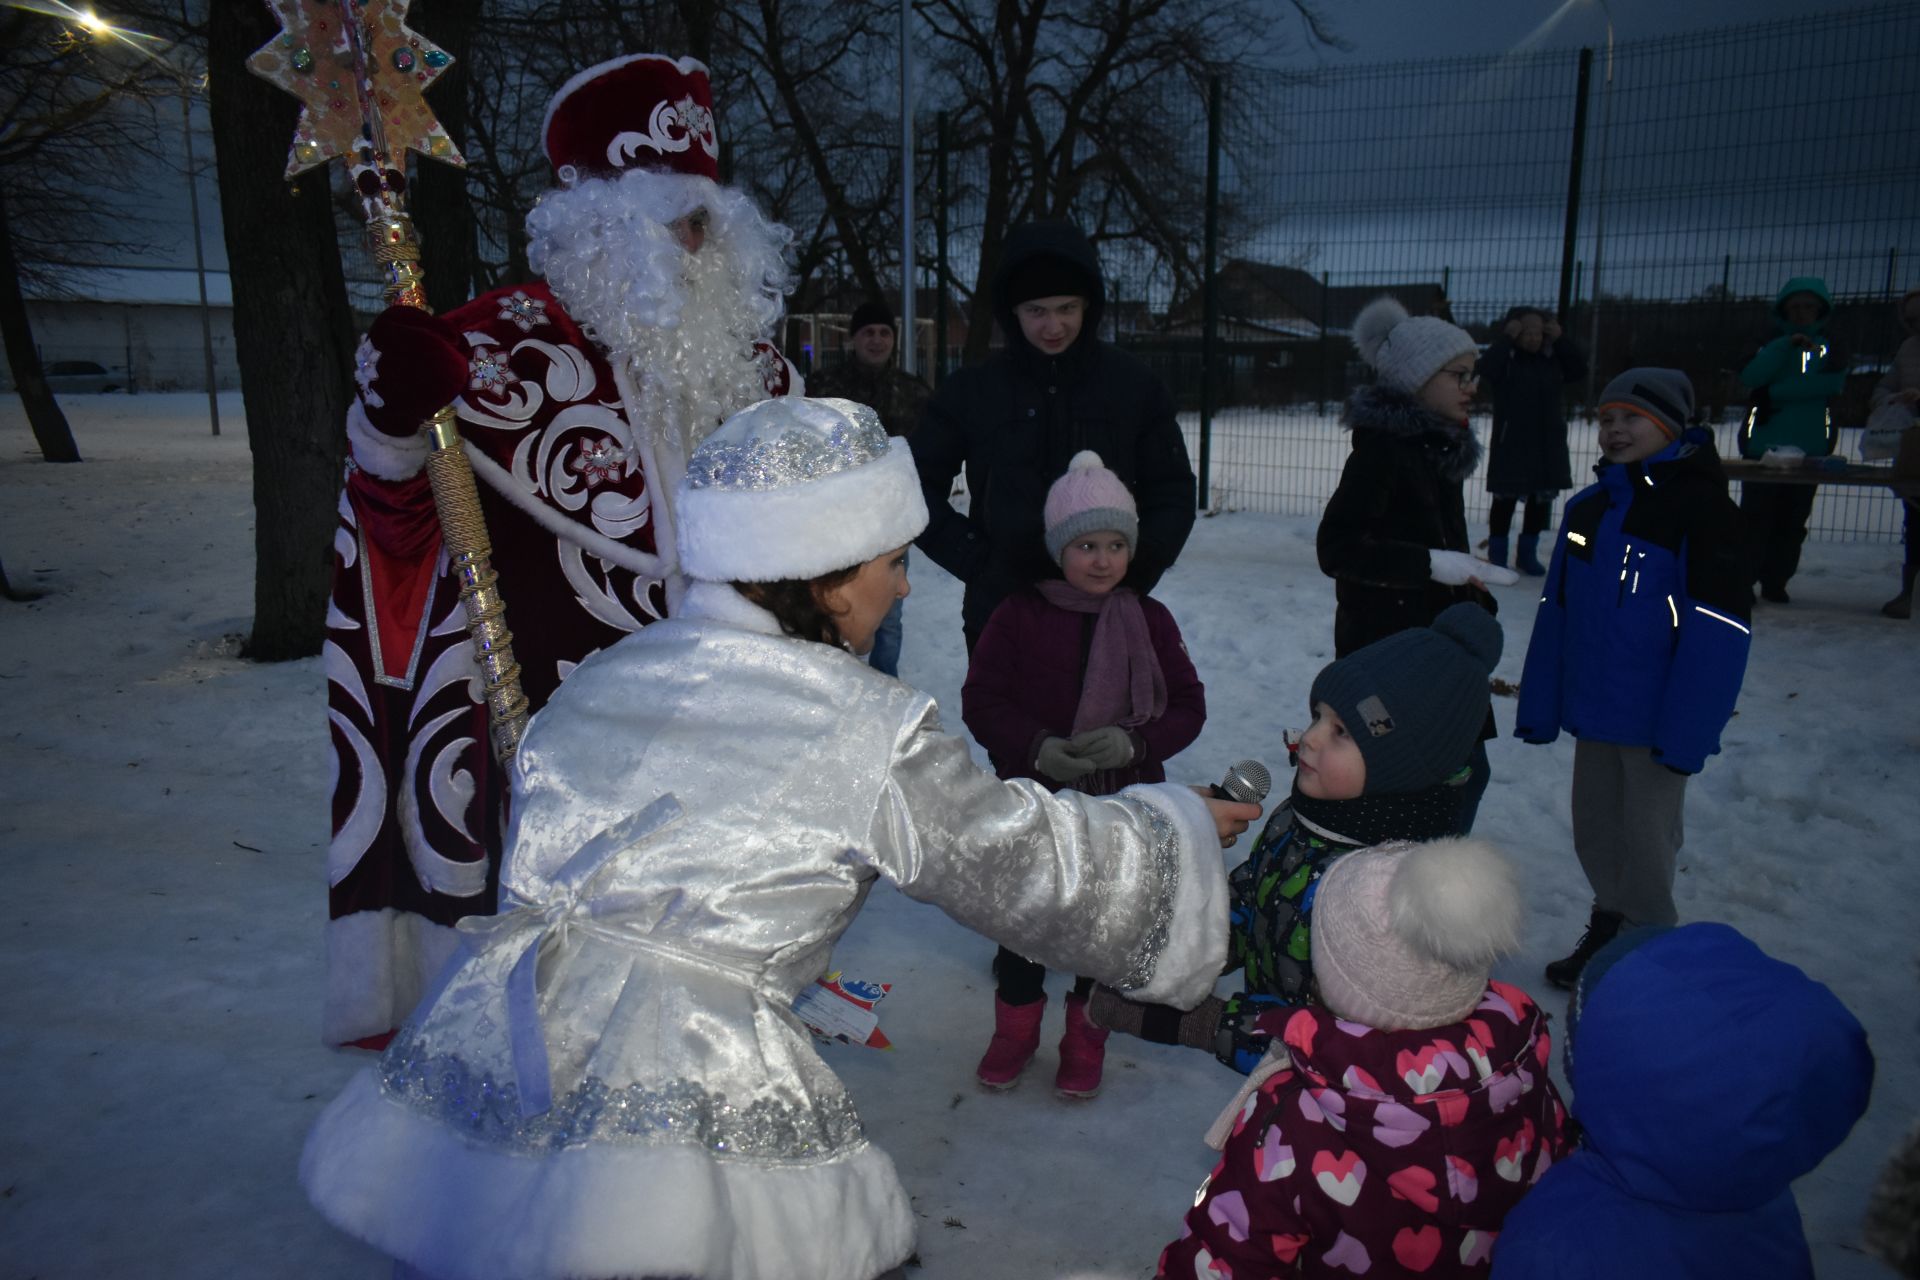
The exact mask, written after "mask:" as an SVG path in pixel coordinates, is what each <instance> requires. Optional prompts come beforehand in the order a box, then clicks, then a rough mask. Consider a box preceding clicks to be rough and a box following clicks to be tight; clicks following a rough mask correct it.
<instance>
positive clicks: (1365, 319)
mask: <svg viewBox="0 0 1920 1280" xmlns="http://www.w3.org/2000/svg"><path fill="white" fill-rule="evenodd" d="M1406 318H1407V309H1406V308H1405V307H1403V306H1401V305H1400V300H1399V299H1398V298H1375V299H1374V300H1373V301H1372V302H1369V303H1368V304H1367V305H1366V306H1364V307H1362V308H1360V314H1359V315H1357V316H1355V317H1354V318H1353V345H1354V346H1355V347H1357V348H1359V351H1360V358H1361V359H1362V360H1365V361H1366V362H1367V366H1368V367H1369V368H1372V369H1378V368H1379V367H1380V365H1379V362H1378V360H1377V357H1378V356H1379V354H1380V344H1381V343H1383V342H1385V341H1386V340H1387V335H1388V334H1390V333H1392V332H1393V327H1394V326H1395V325H1397V324H1399V323H1400V322H1401V321H1402V320H1405V319H1406Z"/></svg>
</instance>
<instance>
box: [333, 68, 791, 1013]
mask: <svg viewBox="0 0 1920 1280" xmlns="http://www.w3.org/2000/svg"><path fill="white" fill-rule="evenodd" d="M543 137H544V139H545V145H546V153H547V157H548V159H549V160H550V162H551V163H552V165H553V167H554V170H555V172H556V174H557V175H558V177H559V179H560V181H561V184H562V185H561V188H560V189H559V190H558V191H556V192H555V193H554V194H553V195H552V196H550V197H549V198H548V201H547V202H546V203H547V204H548V205H549V208H548V209H547V210H546V212H545V213H544V214H540V213H539V212H538V211H537V212H536V216H537V217H542V216H543V217H545V218H546V220H547V225H548V226H552V225H553V224H555V223H556V222H558V221H559V220H560V219H561V217H562V214H561V213H560V210H561V209H562V208H577V207H578V205H579V201H580V199H581V198H582V197H588V196H591V195H595V194H597V195H598V196H599V198H600V199H602V200H603V201H605V202H614V201H630V202H632V203H633V205H634V207H635V211H636V213H637V214H638V215H639V216H640V217H642V218H646V219H651V220H653V221H655V222H659V221H661V220H662V219H665V220H671V219H672V218H674V217H679V216H681V215H683V214H686V213H689V212H691V211H693V210H696V209H701V208H705V209H707V210H708V211H709V214H710V215H711V216H712V217H713V218H714V219H715V220H716V226H715V228H714V229H713V231H712V232H711V234H713V235H715V236H720V235H721V234H722V233H723V232H724V231H726V230H727V229H728V228H727V227H726V226H725V225H724V223H725V221H726V218H727V217H728V216H729V215H730V216H731V217H732V220H733V221H734V222H736V223H739V224H742V225H745V226H747V227H748V228H749V230H751V231H755V232H758V233H761V234H764V233H765V232H767V231H768V230H769V229H768V228H766V227H765V224H764V223H761V222H759V221H758V215H757V214H754V213H752V212H751V206H750V204H749V203H748V202H747V199H746V197H745V196H743V195H741V194H739V193H737V192H733V191H729V190H728V189H726V188H723V187H720V186H719V185H718V184H717V182H716V178H717V176H718V172H719V170H718V163H717V157H718V155H719V142H718V139H717V138H716V136H715V132H714V123H713V110H712V95H711V92H710V90H709V87H708V81H707V72H706V68H705V67H703V66H702V65H701V64H699V63H698V62H695V61H693V60H692V59H687V58H683V59H678V60H675V59H672V58H666V57H662V56H659V55H656V54H639V55H635V56H632V57H627V58H622V59H618V60H616V61H613V62H609V63H603V64H601V65H600V66H596V67H593V68H590V69H589V70H587V71H585V72H582V73H581V74H580V75H578V76H576V77H575V78H574V79H573V80H572V81H571V82H569V83H568V84H567V85H566V86H565V87H564V88H562V89H561V91H560V92H559V94H558V95H556V97H555V98H554V101H553V104H552V105H551V106H550V107H549V108H548V112H547V121H546V125H545V128H544V130H543ZM569 199H571V200H573V201H574V202H575V203H573V204H567V203H566V202H567V201H568V200H569ZM656 232H657V235H658V236H659V237H662V238H664V237H665V236H666V235H667V232H666V229H665V227H664V225H661V226H660V227H658V228H657V229H656ZM743 234H744V233H743ZM548 238H549V240H551V239H552V237H551V236H549V237H548ZM539 243H540V239H539V237H537V236H536V246H538V245H539ZM660 248H661V252H660V253H659V254H658V255H657V258H658V259H659V260H663V261H666V262H667V263H668V264H669V265H667V266H665V267H664V268H663V267H661V266H660V265H659V263H658V262H656V263H655V264H652V265H654V266H655V269H656V270H665V271H671V272H672V273H674V274H675V275H677V274H678V273H679V271H680V270H682V268H681V266H680V265H679V264H680V263H681V262H684V260H685V251H684V250H682V249H680V248H678V247H677V246H675V245H672V244H671V243H665V244H663V245H662V246H660ZM556 256H557V255H556ZM536 261H538V259H536ZM617 265H618V264H614V265H612V266H609V267H608V269H609V270H613V269H616V267H617ZM553 283H554V287H553V288H549V286H548V285H547V284H544V283H539V282H534V283H529V284H526V285H523V286H514V287H509V288H503V289H497V290H495V291H493V292H491V293H488V294H485V295H483V296H481V297H479V298H476V299H474V300H473V301H472V302H469V303H468V304H466V305H465V306H463V307H460V308H458V309H456V310H454V311H452V312H449V313H448V314H446V315H445V316H441V317H434V316H430V315H428V314H426V313H425V312H421V311H415V310H411V309H408V308H404V307H400V308H394V309H391V310H390V311H388V312H387V313H386V314H384V315H382V316H381V317H380V318H379V319H378V320H376V321H375V323H374V325H373V328H372V330H371V332H370V333H369V334H368V336H367V340H366V341H364V342H363V343H362V344H361V348H360V353H359V356H358V361H357V363H358V371H357V379H358V382H359V388H360V390H359V396H358V399H357V400H356V403H355V405H354V407H353V409H352V411H351V413H350V415H349V419H348V424H347V434H348V438H349V441H350V442H351V448H352V452H351V457H350V460H349V462H348V466H347V476H346V483H345V487H344V489H343V490H342V492H341V495H340V504H339V505H340V525H339V530H338V532H337V533H336V534H335V535H334V544H333V569H334V572H333V590H332V597H331V600H330V603H329V608H328V613H327V639H326V645H325V659H326V670H327V692H328V719H329V720H330V722H331V728H332V747H333V759H334V771H335V782H334V789H333V812H332V827H333V838H332V843H331V845H330V847H329V850H328V857H327V873H328V884H329V895H328V915H329V920H328V935H327V945H328V981H327V1001H326V1011H325V1015H324V1019H323V1035H324V1038H325V1039H326V1040H327V1041H328V1042H329V1043H343V1042H348V1041H355V1040H361V1039H363V1038H379V1037H382V1036H384V1035H385V1034H386V1033H389V1032H391V1031H392V1030H393V1028H395V1027H397V1026H398V1025H399V1024H400V1022H401V1020H402V1019H404V1018H405V1017H406V1015H407V1013H408V1012H409V1011H410V1010H411V1009H412V1008H413V1006H414V1003H415V1002H416V1001H417V1000H418V999H419V997H420V994H421V992H422V990H423V989H424V987H425V986H426V985H427V984H428V983H429V982H430V981H431V979H432V976H433V975H434V974H435V973H436V972H437V971H438V969H439V968H440V966H441V964H442V963H443V962H444V961H445V959H446V957H447V956H448V955H449V954H450V953H451V952H452V951H453V949H454V946H455V944H456V935H455V933H454V926H455V925H456V924H457V922H458V921H459V920H460V919H461V918H463V917H465V916H468V915H472V914H481V915H485V914H489V913H491V912H492V911H493V909H494V895H495V885H496V880H497V876H498V870H499V856H500V839H501V830H502V824H503V821H504V817H503V802H504V800H505V798H506V784H505V780H504V777H503V776H502V773H501V770H500V769H499V767H498V766H497V764H496V763H495V762H494V760H493V758H492V756H491V754H490V751H489V746H488V742H489V738H488V710H487V706H486V702H485V699H484V695H483V690H482V685H481V681H480V677H479V674H478V669H477V667H476V665H475V663H474V660H473V656H472V645H471V642H470V641H469V639H468V636H467V631H466V627H465V619H464V615H463V612H462V609H461V605H460V601H459V598H458V594H457V592H458V585H459V584H458V582H457V581H456V580H455V577H454V574H453V573H452V572H451V570H450V568H449V561H448V557H447V555H446V554H445V552H444V550H443V548H442V545H441V535H440V526H439V523H438V521H437V519H436V517H435V512H434V500H433V493H432V489H431V486H430V484H429V482H428V478H427V476H426V475H425V474H424V473H423V471H422V465H423V463H424V461H425V459H426V456H427V452H428V446H427V441H426V438H425V437H424V436H423V435H422V434H420V428H421V425H422V424H423V423H424V422H425V421H426V419H427V417H428V416H429V415H431V414H432V413H434V412H435V411H436V410H438V409H440V408H441V407H443V406H444V405H446V404H447V403H448V402H449V401H450V400H451V401H452V402H453V404H454V406H455V409H456V412H457V414H458V418H459V424H460V430H461V434H462V435H463V437H464V438H465V441H466V452H467V455H468V457H469V459H470V460H471V461H472V464H473V469H474V472H475V476H476V479H477V480H478V488H479V493H480V504H481V508H482V510H483V512H484V515H485V518H486V524H487V529H488V532H489V534H490V536H491V540H492V544H493V565H494V568H495V569H496V570H497V571H498V573H499V577H500V585H501V589H502V593H503V595H504V597H505V601H506V606H507V616H506V621H507V626H508V627H509V629H510V630H511V631H512V633H513V642H514V649H515V652H516V656H517V657H518V659H519V662H520V664H521V681H522V686H523V688H524V690H525V692H526V695H527V698H528V701H529V702H530V704H531V706H532V708H533V710H535V711H537V710H538V709H539V708H540V707H541V706H543V705H544V704H545V703H546V701H547V699H548V698H550V697H551V696H552V695H553V692H554V691H555V690H556V689H557V688H558V687H559V685H560V682H561V681H562V680H563V679H564V678H566V676H567V674H568V672H570V671H571V670H572V669H573V667H574V666H575V665H576V664H577V663H578V662H580V660H581V659H583V658H585V657H586V656H587V655H588V654H591V653H594V652H596V651H598V650H601V649H604V648H606V647H608V646H610V645H612V644H613V643H614V642H615V641H617V640H619V639H620V638H621V637H622V636H625V635H627V634H629V633H631V632H633V631H636V630H638V629H639V628H640V627H641V626H643V625H644V624H646V623H649V622H652V621H654V620H656V619H657V618H660V617H662V616H665V614H666V613H667V611H668V604H669V599H670V595H671V592H670V589H669V588H670V586H671V584H672V583H673V582H674V580H675V567H674V563H673V555H672V548H673V538H672V535H671V531H670V520H671V513H670V511H669V510H668V509H667V503H666V502H665V501H664V495H666V494H670V493H671V492H672V489H673V486H674V484H675V482H676V480H677V479H678V477H679V475H680V473H681V471H682V470H683V469H684V465H685V463H684V458H685V450H686V447H687V445H686V444H685V443H684V442H683V441H681V440H679V439H677V438H676V435H677V433H676V432H674V431H670V430H663V429H662V428H663V423H662V422H661V421H660V418H661V414H660V413H659V412H657V411H655V410H653V409H652V408H650V406H651V405H653V404H654V403H655V401H656V400H657V397H654V398H653V399H650V396H652V393H654V392H656V391H657V390H658V389H659V386H660V384H661V383H662V381H663V378H662V374H663V373H665V372H666V371H662V370H658V369H654V368H646V367H636V363H635V361H634V359H633V353H632V352H628V351H610V350H608V349H607V348H606V347H605V345H603V344H604V342H605V340H606V337H605V335H596V334H591V333H589V332H587V331H586V330H585V328H584V327H583V326H584V324H585V323H586V317H584V316H576V315H573V314H569V312H570V310H573V309H575V308H573V307H572V305H571V304H570V302H569V299H568V295H567V293H566V290H565V289H563V288H561V287H560V282H559V280H558V278H557V277H556V278H555V280H554V282H553ZM760 283H761V282H757V281H755V282H749V285H750V286H757V285H758V284H760ZM765 306H767V307H772V308H774V309H775V310H776V312H777V306H778V295H777V290H776V292H775V293H774V294H773V296H772V297H771V298H770V299H768V300H765ZM667 319H668V317H667V316H666V315H665V314H664V312H663V314H662V316H661V321H662V324H661V327H662V328H663V329H668V328H671V327H672V326H670V325H668V324H667ZM597 338H598V339H599V340H596V339H597ZM737 347H738V350H737V356H738V359H739V360H740V361H743V362H746V363H748V364H750V365H751V366H752V367H753V372H750V373H749V374H748V376H746V377H745V378H744V379H743V381H744V382H746V383H747V384H748V385H749V388H750V389H749V392H748V393H747V394H744V395H741V396H739V397H738V399H737V400H736V401H735V402H734V403H732V404H724V405H722V406H720V408H719V410H718V412H716V413H714V415H713V416H712V418H711V419H710V421H709V422H707V423H705V424H698V425H700V427H701V429H703V430H704V429H705V428H707V427H710V426H712V425H714V424H717V422H718V421H719V419H720V418H721V417H724V416H725V414H726V413H727V412H729V411H731V410H732V409H736V408H740V407H743V406H744V405H746V404H749V403H751V402H753V401H754V400H757V399H759V398H761V396H763V395H778V394H783V393H785V392H787V391H788V390H789V389H790V387H797V382H798V379H797V377H793V376H791V370H790V368H789V366H788V365H787V363H786V362H785V360H783V359H782V358H781V357H780V356H779V354H778V352H776V351H774V349H773V348H772V347H771V346H769V345H767V344H766V343H764V342H760V343H754V342H752V341H751V339H747V338H743V339H742V340H741V341H740V342H739V343H738V344H737ZM756 374H757V376H756ZM662 548H665V550H664V552H663V550H662Z"/></svg>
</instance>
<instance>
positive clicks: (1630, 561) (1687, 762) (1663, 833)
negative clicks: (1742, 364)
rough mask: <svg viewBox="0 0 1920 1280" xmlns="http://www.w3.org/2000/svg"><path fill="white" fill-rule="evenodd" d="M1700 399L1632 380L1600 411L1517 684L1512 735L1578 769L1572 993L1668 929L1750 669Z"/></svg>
mask: <svg viewBox="0 0 1920 1280" xmlns="http://www.w3.org/2000/svg"><path fill="white" fill-rule="evenodd" d="M1692 417H1693V385H1692V383H1691V382H1689V381H1688V379H1687V377H1686V375H1685V374H1683V373H1681V372H1679V371H1678V370H1675V369H1629V370H1627V372H1625V373H1623V374H1621V375H1620V376H1619V377H1617V378H1615V379H1614V380H1613V381H1612V382H1609V383H1608V384H1607V387H1606V390H1605V392H1603V393H1602V395H1601V397H1600V453H1601V462H1600V464H1599V466H1598V468H1597V471H1598V474H1599V477H1600V478H1599V480H1598V481H1597V482H1596V483H1594V484H1592V485H1589V486H1588V487H1587V488H1585V489H1582V490H1581V491H1580V492H1579V493H1578V494H1576V495H1574V498H1573V500H1572V501H1571V502H1569V503H1568V504H1567V514H1566V518H1565V521H1564V522H1563V523H1562V525H1561V529H1560V537H1559V540H1558V541H1557V543H1556V544H1555V546H1554V551H1553V562H1552V564H1551V566H1550V567H1549V569H1548V572H1547V583H1546V589H1545V592H1544V594H1542V595H1541V597H1540V612H1539V614H1538V615H1537V616H1536V617H1535V619H1534V624H1533V638H1532V640H1531V641H1530V642H1529V643H1528V645H1527V660H1526V666H1525V668H1524V669H1523V671H1522V675H1521V679H1520V710H1519V714H1518V717H1517V719H1516V723H1515V727H1514V735H1515V736H1516V737H1519V738H1522V739H1524V740H1525V741H1527V742H1538V743H1545V742H1552V741H1553V740H1554V739H1555V738H1556V737H1558V736H1559V734H1560V731H1561V730H1562V729H1565V730H1566V731H1567V732H1568V733H1570V734H1572V735H1573V736H1574V738H1576V739H1577V740H1578V741H1577V742H1576V745H1575V748H1574V756H1573V846H1574V851H1575V853H1577V854H1578V855H1579V858H1580V866H1581V869H1582V870H1584V871H1585V872H1586V873H1587V883H1589V884H1590V885H1592V886H1593V913H1592V916H1591V917H1590V919H1589V921H1588V924H1587V930H1586V933H1585V934H1584V935H1583V936H1582V937H1581V939H1580V941H1579V943H1578V945H1577V946H1575V947H1574V949H1573V952H1572V954H1570V955H1568V956H1566V957H1564V958H1562V959H1560V960H1556V961H1554V962H1553V963H1552V964H1549V965H1548V966H1547V980H1548V981H1549V982H1552V983H1553V984H1554V985H1555V986H1558V987H1563V988H1568V989H1571V987H1572V986H1573V983H1574V980H1575V979H1576V978H1578V977H1579V976H1580V970H1581V969H1582V968H1583V967H1584V966H1585V965H1586V963H1587V961H1588V959H1590V958H1591V957H1592V955H1593V953H1594V952H1595V951H1597V950H1599V949H1600V948H1601V947H1603V946H1605V945H1606V944H1607V943H1608V942H1609V941H1611V940H1612V938H1613V936H1614V935H1615V934H1617V933H1618V932H1619V931H1620V930H1621V928H1622V927H1624V926H1626V925H1670V924H1673V923H1674V922H1675V921H1676V920H1677V919H1678V918H1679V917H1678V914H1677V912H1676V911H1675V910H1674V905H1673V872H1674V862H1675V859H1676V857H1677V856H1678V854H1679V852H1680V844H1681V841H1682V839H1683V838H1684V832H1683V828H1682V824H1681V813H1682V804H1683V802H1684V800H1685V798H1686V789H1687V778H1688V776H1689V775H1691V774H1694V773H1698V772H1699V771H1700V768H1701V766H1702V765H1704V764H1705V763H1706V759H1707V757H1708V756H1710V755H1712V754H1714V753H1715V752H1716V751H1718V750H1719V749H1720V731H1721V730H1722V729H1723V728H1725V727H1726V723H1727V720H1728V719H1729V718H1730V717H1731V716H1732V714H1733V704H1734V699H1735V698H1736V697H1737V696H1738V695H1739V693H1740V681H1741V678H1742V677H1743V676H1744V675H1745V674H1746V669H1747V646H1748V642H1749V640H1750V638H1751V632H1750V630H1749V626H1748V619H1749V617H1750V616H1751V613H1752V608H1753V595H1752V590H1751V587H1750V585H1749V581H1748V578H1747V563H1746V558H1745V555H1744V553H1743V544H1742V537H1741V526H1740V512H1739V509H1738V508H1737V507H1735V506H1734V505H1733V502H1732V500H1731V499H1729V498H1728V497H1727V482H1726V477H1725V475H1724V474H1723V473H1722V472H1721V470H1720V460H1719V458H1718V457H1717V456H1716V455H1715V454H1714V452H1713V442H1712V437H1711V436H1710V435H1709V434H1708V433H1707V432H1706V431H1705V430H1703V429H1701V428H1698V427H1689V426H1688V423H1689V421H1690V420H1691V419H1692Z"/></svg>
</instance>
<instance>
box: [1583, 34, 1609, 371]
mask: <svg viewBox="0 0 1920 1280" xmlns="http://www.w3.org/2000/svg"><path fill="white" fill-rule="evenodd" d="M1612 128H1613V15H1612V14H1611V13H1609V14H1608V15H1607V79H1606V83H1605V84H1604V85H1603V86H1602V88H1601V90H1600V159H1599V162H1598V163H1597V164H1596V165H1595V167H1594V183H1593V189H1594V202H1593V203H1594V210H1593V297H1592V299H1591V300H1590V302H1589V303H1588V305H1589V306H1590V307H1591V308H1592V310H1591V312H1590V316H1591V319H1592V324H1591V325H1590V326H1589V328H1588V331H1587V404H1588V406H1589V407H1591V406H1592V404H1593V393H1594V388H1595V386H1596V385H1597V384H1596V383H1595V381H1594V380H1595V379H1596V378H1597V377H1598V376H1599V373H1600V258H1601V255H1602V253H1603V252H1604V251H1605V249H1606V244H1607V152H1609V151H1610V150H1612V146H1611V145H1610V144H1611V142H1612V139H1611V137H1610V136H1609V135H1610V132H1611V130H1612Z"/></svg>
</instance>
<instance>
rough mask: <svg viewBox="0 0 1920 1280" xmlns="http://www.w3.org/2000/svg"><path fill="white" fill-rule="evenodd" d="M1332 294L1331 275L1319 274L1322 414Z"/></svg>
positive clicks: (1325, 391)
mask: <svg viewBox="0 0 1920 1280" xmlns="http://www.w3.org/2000/svg"><path fill="white" fill-rule="evenodd" d="M1332 293H1333V273H1332V272H1331V271H1322V272H1321V273H1320V407H1319V409H1318V410H1317V412H1319V413H1322V414H1324V413H1326V411H1327V367H1328V358H1329V356H1330V355H1331V353H1332V346H1333V338H1332V336H1331V335H1330V334H1329V333H1328V332H1327V327H1328V326H1329V325H1330V324H1331V323H1332V322H1333V317H1332V306H1333V304H1332V302H1331V300H1330V298H1331V295H1332Z"/></svg>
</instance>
